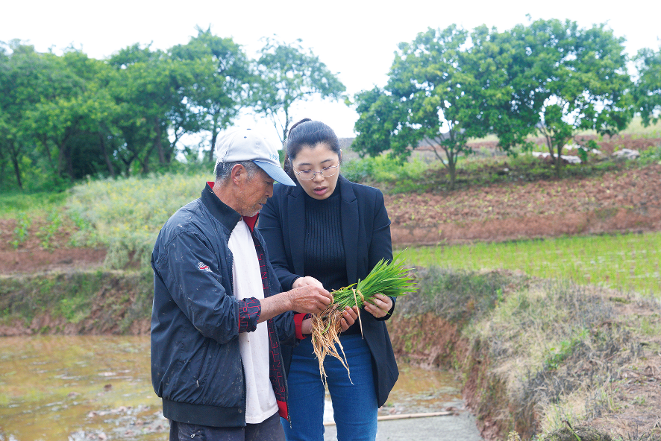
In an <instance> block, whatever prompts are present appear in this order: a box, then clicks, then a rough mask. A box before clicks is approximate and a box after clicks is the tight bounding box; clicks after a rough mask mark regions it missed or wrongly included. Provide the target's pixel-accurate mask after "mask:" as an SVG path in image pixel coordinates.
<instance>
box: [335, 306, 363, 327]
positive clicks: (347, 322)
mask: <svg viewBox="0 0 661 441" xmlns="http://www.w3.org/2000/svg"><path fill="white" fill-rule="evenodd" d="M358 314H360V312H359V311H358V307H357V306H354V307H353V308H349V307H348V306H345V307H344V311H342V320H340V327H341V329H342V332H344V331H346V330H347V329H349V327H350V326H351V325H353V324H354V323H355V322H356V320H357V319H358Z"/></svg>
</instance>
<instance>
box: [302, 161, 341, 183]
mask: <svg viewBox="0 0 661 441" xmlns="http://www.w3.org/2000/svg"><path fill="white" fill-rule="evenodd" d="M337 167H339V166H338V165H331V166H329V167H324V168H322V169H321V170H319V171H312V170H301V171H296V170H294V173H296V176H298V178H299V179H302V180H304V181H311V180H313V179H314V177H315V176H317V173H319V174H320V175H321V176H322V177H323V178H330V177H331V176H334V175H335V173H337Z"/></svg>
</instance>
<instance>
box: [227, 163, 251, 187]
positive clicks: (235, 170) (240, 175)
mask: <svg viewBox="0 0 661 441" xmlns="http://www.w3.org/2000/svg"><path fill="white" fill-rule="evenodd" d="M230 175H231V177H232V182H234V183H235V184H238V183H239V182H241V181H242V180H243V179H244V178H245V177H246V175H247V170H246V168H245V167H244V166H242V165H241V164H234V167H232V172H231V173H230Z"/></svg>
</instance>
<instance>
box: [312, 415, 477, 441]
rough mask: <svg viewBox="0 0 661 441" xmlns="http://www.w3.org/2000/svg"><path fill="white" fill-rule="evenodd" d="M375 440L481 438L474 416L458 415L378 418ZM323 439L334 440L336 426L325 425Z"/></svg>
mask: <svg viewBox="0 0 661 441" xmlns="http://www.w3.org/2000/svg"><path fill="white" fill-rule="evenodd" d="M376 440H377V441H386V440H388V441H432V440H433V441H480V440H482V437H480V433H479V432H478V431H477V426H476V424H475V418H474V417H473V416H472V415H471V414H470V413H468V412H464V413H461V414H459V415H449V416H435V417H425V418H409V419H403V420H387V421H379V431H378V433H377V435H376ZM324 441H337V436H336V431H335V426H326V431H325V434H324Z"/></svg>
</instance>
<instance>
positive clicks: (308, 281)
mask: <svg viewBox="0 0 661 441" xmlns="http://www.w3.org/2000/svg"><path fill="white" fill-rule="evenodd" d="M308 285H312V286H318V287H319V288H323V287H324V285H323V284H322V283H321V282H320V281H319V280H317V279H315V278H314V277H311V276H305V277H299V278H298V279H296V280H294V283H292V285H291V287H292V288H300V287H302V286H308Z"/></svg>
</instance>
